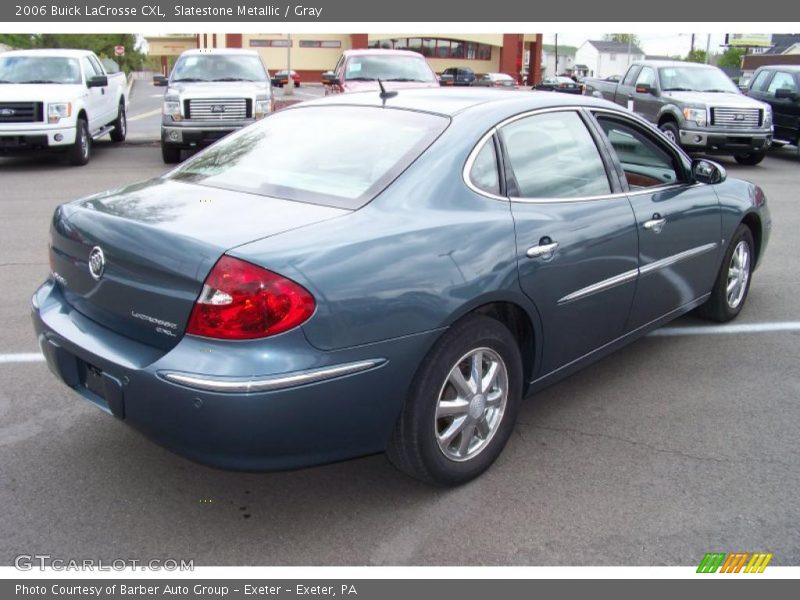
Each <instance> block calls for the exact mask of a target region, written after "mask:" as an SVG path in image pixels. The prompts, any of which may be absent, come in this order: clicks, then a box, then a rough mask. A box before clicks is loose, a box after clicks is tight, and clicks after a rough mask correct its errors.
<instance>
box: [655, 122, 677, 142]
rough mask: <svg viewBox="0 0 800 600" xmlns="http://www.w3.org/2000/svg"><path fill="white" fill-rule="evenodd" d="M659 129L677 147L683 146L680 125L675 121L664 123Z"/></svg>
mask: <svg viewBox="0 0 800 600" xmlns="http://www.w3.org/2000/svg"><path fill="white" fill-rule="evenodd" d="M658 128H659V129H660V130H661V131H662V132H663V133H664V135H665V136H667V138H669V139H670V141H672V142H673V143H674V144H675V145H676V146H680V145H681V135H680V133H679V132H678V125H677V124H676V123H675V122H674V121H664V122H663V123H662V124H661V125H659V126H658Z"/></svg>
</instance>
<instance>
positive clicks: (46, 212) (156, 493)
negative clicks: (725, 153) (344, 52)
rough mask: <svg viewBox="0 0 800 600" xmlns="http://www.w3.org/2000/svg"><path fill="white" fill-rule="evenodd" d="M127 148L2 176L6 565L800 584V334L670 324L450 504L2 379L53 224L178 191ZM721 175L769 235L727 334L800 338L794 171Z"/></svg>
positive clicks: (563, 386)
mask: <svg viewBox="0 0 800 600" xmlns="http://www.w3.org/2000/svg"><path fill="white" fill-rule="evenodd" d="M136 85H137V86H138V85H140V84H139V83H137V84H136ZM158 89H159V88H152V87H141V88H135V90H134V92H135V93H136V92H138V91H139V90H142V97H144V96H145V95H146V94H151V96H152V97H148V98H147V99H146V100H147V101H145V100H144V98H141V100H142V102H138V101H137V103H136V105H135V106H133V107H132V110H131V111H130V113H129V114H130V115H131V116H132V117H133V116H135V115H136V114H145V113H147V112H149V111H152V110H155V108H152V107H150V106H151V105H152V106H154V107H157V106H158V103H159V100H158V98H157V95H158V91H153V90H158ZM151 101H152V102H151ZM147 102H150V104H147ZM135 111H138V112H135ZM151 116H152V115H151ZM149 118H150V117H142V118H141V119H138V121H141V122H142V123H141V125H142V127H143V128H146V127H145V126H146V123H147V122H148V121H147V119H149ZM134 122H136V121H134ZM156 123H157V118H156ZM137 129H138V126H137ZM131 132H132V133H134V128H133V127H132V128H131ZM135 138H136V136H135V135H134V136H132V140H131V142H132V143H128V144H124V145H122V146H116V145H113V144H111V143H109V142H100V143H98V144H96V146H95V148H94V154H93V156H92V161H91V163H90V164H89V165H88V166H86V167H82V168H75V167H69V166H65V165H64V164H63V163H62V162H60V161H59V160H58V159H57V158H54V157H45V158H26V159H13V160H7V159H0V178H2V179H1V181H2V194H0V210H1V211H2V212H1V213H0V214H2V218H1V219H0V239H2V255H1V258H0V286H2V290H3V294H2V298H3V302H2V303H0V357H6V359H5V361H0V506H2V507H3V510H2V514H3V517H2V519H0V564H12V563H13V560H14V557H15V556H16V555H18V554H50V555H51V556H53V557H59V558H65V559H67V558H74V559H81V558H102V559H104V560H111V559H116V558H125V559H140V560H141V559H150V558H159V557H161V558H167V557H168V558H183V559H194V561H195V564H197V565H208V564H212V565H234V564H244V565H248V564H254V565H283V564H315V565H316V564H334V565H337V564H347V565H369V564H381V565H385V564H398V565H408V564H411V565H440V564H457V565H472V564H498V565H506V564H524V565H690V564H697V563H698V562H699V561H700V559H701V558H702V557H703V555H704V554H705V553H706V552H711V551H722V552H733V551H747V552H753V551H767V552H772V553H774V558H773V562H772V563H771V564H776V565H788V564H800V525H798V523H800V502H798V498H799V497H800V460H799V459H800V447H799V446H798V442H797V440H798V433H800V402H798V399H800V377H799V376H798V359H799V358H800V332H798V331H785V330H777V331H771V332H751V333H722V334H707V333H706V332H703V331H702V330H701V329H699V327H702V326H703V325H704V323H703V322H701V321H699V320H697V319H695V318H694V317H691V316H689V317H684V318H682V319H680V320H679V321H677V322H676V323H675V324H674V325H675V326H679V327H691V328H693V329H691V330H690V331H689V332H688V334H686V335H674V336H651V337H647V338H645V339H643V340H640V341H638V342H636V343H635V344H633V345H631V346H628V347H627V348H626V349H624V350H622V351H620V352H618V353H616V354H615V355H613V356H611V357H609V358H606V359H605V360H603V361H601V362H599V363H597V364H595V365H594V366H592V367H590V368H588V369H586V370H584V371H583V372H581V373H579V374H577V375H575V376H573V377H571V378H570V379H568V380H566V381H564V382H562V383H560V384H557V385H555V386H553V387H551V388H549V389H547V390H545V391H544V392H542V393H539V394H538V395H536V396H535V397H532V398H530V399H529V400H528V401H527V402H526V404H525V405H524V407H523V409H522V411H521V414H520V418H519V424H518V426H517V428H516V431H515V435H514V436H513V437H512V439H511V441H510V443H509V445H508V447H507V448H506V450H505V452H504V453H503V454H502V456H501V457H500V459H499V460H498V462H497V463H496V464H495V465H494V467H493V468H492V469H491V470H490V471H489V472H487V473H486V474H485V475H484V476H482V477H480V478H479V479H478V480H476V481H474V482H472V483H469V484H467V485H465V486H463V487H460V488H457V489H451V490H444V489H438V488H432V487H428V486H426V485H423V484H421V483H417V482H415V481H413V480H411V479H408V478H407V477H405V476H404V475H402V474H400V473H399V472H397V471H395V470H394V469H393V468H392V467H391V466H390V465H389V463H388V462H387V461H386V460H385V459H384V458H383V457H382V456H372V457H367V458H363V459H358V460H352V461H347V462H343V463H338V464H334V465H328V466H323V467H316V468H310V469H304V470H299V471H292V472H282V473H264V474H252V473H251V474H242V473H233V472H224V471H219V470H215V469H211V468H207V467H203V466H199V465H196V464H194V463H191V462H189V461H187V460H185V459H183V458H179V457H177V456H175V455H173V454H171V453H169V452H167V451H166V450H162V449H161V448H160V447H158V446H155V445H154V444H152V443H151V442H149V441H148V440H146V439H145V438H143V437H142V436H141V435H139V434H137V433H136V432H134V431H132V430H131V429H129V428H128V427H126V426H125V425H124V424H123V423H121V422H119V421H117V420H115V419H113V418H112V417H109V416H107V415H106V414H104V413H102V412H100V411H99V410H97V409H96V408H95V407H93V406H92V405H91V404H89V403H88V402H85V401H84V400H82V399H80V398H78V397H77V396H76V395H75V394H73V393H72V392H70V391H69V390H68V389H66V388H65V387H64V386H63V385H61V384H60V383H58V382H57V381H56V380H55V378H54V377H53V376H52V375H51V374H50V372H49V371H48V369H47V367H46V366H45V364H44V363H43V362H41V361H36V360H31V359H30V358H27V359H24V360H22V359H21V362H15V361H14V359H13V358H8V357H13V356H17V355H19V354H20V353H36V352H37V344H36V340H35V337H34V335H33V331H32V327H31V324H30V319H29V316H28V313H29V298H30V295H31V294H32V292H33V290H34V289H35V288H36V287H37V286H38V285H39V284H40V283H41V281H42V280H43V279H44V278H45V277H46V275H47V272H48V261H47V241H48V239H47V229H48V223H49V219H50V216H51V214H52V211H53V209H54V208H55V207H56V206H57V205H58V204H60V203H62V202H65V201H68V200H71V199H74V198H77V197H80V196H82V195H86V194H90V193H93V192H98V191H101V190H105V189H107V188H110V187H116V186H119V185H122V184H125V183H128V182H133V181H136V180H140V179H144V178H148V177H152V176H156V175H159V174H161V173H163V172H165V171H166V170H167V168H166V167H165V165H164V164H163V163H162V162H161V156H160V151H159V148H158V146H157V144H150V143H146V141H145V140H146V138H141V139H140V140H137V139H135ZM721 162H722V163H723V164H725V166H726V167H727V168H728V169H729V176H731V177H742V178H747V179H750V180H752V181H755V182H757V183H758V184H760V185H761V186H762V187H763V188H764V189H765V191H766V194H767V197H768V199H769V203H770V207H771V211H772V217H773V223H774V225H773V232H772V238H771V242H770V247H769V249H768V251H767V254H766V257H765V259H764V262H763V265H762V266H761V268H760V269H759V270H758V271H757V272H756V273H755V275H754V280H753V284H752V287H751V290H750V297H749V299H748V303H747V305H746V307H745V309H744V311H743V313H742V314H741V315H740V317H739V319H738V320H737V321H736V323H737V324H742V323H747V324H754V325H757V324H763V323H774V322H797V321H800V305H798V302H797V297H798V295H800V275H798V269H797V251H798V238H797V231H800V206H798V191H797V190H798V184H800V160H798V159H797V157H796V155H795V153H794V149H785V150H782V151H777V152H775V153H773V154H771V155H770V156H769V157H768V158H767V159H766V160H765V161H764V162H763V163H762V164H761V165H760V166H757V167H741V166H739V165H737V164H736V163H735V162H734V161H733V160H729V159H726V158H722V159H721Z"/></svg>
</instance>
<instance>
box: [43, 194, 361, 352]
mask: <svg viewBox="0 0 800 600" xmlns="http://www.w3.org/2000/svg"><path fill="white" fill-rule="evenodd" d="M347 212H349V211H347V210H344V209H340V208H331V207H326V206H319V205H314V204H306V203H302V202H295V201H289V200H281V199H277V198H272V197H265V196H257V195H254V194H248V193H244V192H237V191H230V190H221V189H218V188H211V187H207V186H201V185H196V184H187V183H182V182H175V181H167V180H163V179H158V180H154V181H150V182H144V183H142V184H136V185H133V186H130V187H127V188H123V189H121V190H117V191H112V192H108V193H105V194H101V195H97V196H92V197H89V198H86V199H83V200H79V201H76V202H73V203H70V204H66V205H63V206H61V207H59V209H57V211H56V213H55V215H54V218H53V224H52V227H51V238H52V239H51V268H52V271H53V273H54V275H53V277H54V279H55V280H56V282H57V283H58V285H59V286H60V287H61V289H62V291H63V293H64V296H65V298H66V300H67V302H69V304H70V305H72V306H73V307H74V308H75V309H76V310H77V311H79V312H80V313H82V314H84V315H85V316H87V317H89V318H90V319H92V320H94V321H96V322H98V323H100V324H102V325H104V326H105V327H108V328H109V329H112V330H113V331H115V332H117V333H120V334H122V335H125V336H127V337H130V338H132V339H136V340H138V341H141V342H143V343H146V344H149V345H151V346H155V347H158V348H162V349H165V350H168V349H170V348H172V347H173V346H174V345H175V344H176V343H177V342H178V340H179V339H180V338H181V337H182V335H183V333H184V329H185V326H186V323H187V320H188V318H189V315H190V313H191V310H192V307H193V306H194V303H195V301H196V299H197V297H198V295H199V293H200V290H201V288H202V285H203V281H204V280H205V278H206V276H207V275H208V273H209V271H210V270H211V268H212V267H213V266H214V264H215V263H216V262H217V260H218V259H219V257H220V256H221V255H222V254H224V253H225V251H226V250H229V249H231V248H234V247H236V246H239V245H241V244H245V243H248V242H252V241H255V240H257V239H261V238H264V237H268V236H271V235H275V234H278V233H283V232H286V231H289V230H292V229H296V228H298V227H303V226H305V225H309V224H311V223H316V222H319V221H323V220H326V219H330V218H333V217H336V216H339V215H342V214H346V213H347ZM92 267H94V268H92Z"/></svg>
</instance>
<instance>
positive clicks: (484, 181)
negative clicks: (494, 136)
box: [469, 139, 500, 196]
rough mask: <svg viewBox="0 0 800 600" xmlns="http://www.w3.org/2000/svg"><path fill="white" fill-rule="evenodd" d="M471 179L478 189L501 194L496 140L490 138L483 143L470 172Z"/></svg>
mask: <svg viewBox="0 0 800 600" xmlns="http://www.w3.org/2000/svg"><path fill="white" fill-rule="evenodd" d="M469 179H470V181H471V182H472V184H473V185H474V186H475V187H477V188H478V189H481V190H483V191H484V192H488V193H490V194H494V195H496V196H497V195H499V194H500V176H499V171H498V169H497V154H496V153H495V149H494V142H493V141H492V140H491V139H490V140H489V141H488V142H486V143H485V144H484V145H483V148H481V150H480V152H478V155H477V156H476V157H475V162H473V163H472V169H470V172H469Z"/></svg>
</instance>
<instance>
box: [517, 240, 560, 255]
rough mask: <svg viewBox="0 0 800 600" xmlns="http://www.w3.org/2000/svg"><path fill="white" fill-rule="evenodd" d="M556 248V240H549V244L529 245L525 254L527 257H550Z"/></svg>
mask: <svg viewBox="0 0 800 600" xmlns="http://www.w3.org/2000/svg"><path fill="white" fill-rule="evenodd" d="M557 249H558V242H550V243H549V244H539V245H538V246H531V247H530V248H528V251H527V252H526V253H525V254H526V255H527V257H528V258H550V257H552V256H553V253H554V252H555V251H556V250H557Z"/></svg>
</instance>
